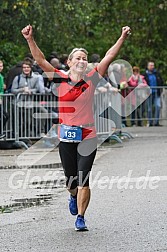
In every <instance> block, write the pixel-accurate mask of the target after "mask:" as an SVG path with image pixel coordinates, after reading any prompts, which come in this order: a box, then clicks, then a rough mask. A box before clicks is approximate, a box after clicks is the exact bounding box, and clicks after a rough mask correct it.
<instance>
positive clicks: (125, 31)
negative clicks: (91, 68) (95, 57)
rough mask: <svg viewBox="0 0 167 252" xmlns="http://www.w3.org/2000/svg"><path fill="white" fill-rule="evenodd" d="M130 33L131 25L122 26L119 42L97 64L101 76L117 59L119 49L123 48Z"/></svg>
mask: <svg viewBox="0 0 167 252" xmlns="http://www.w3.org/2000/svg"><path fill="white" fill-rule="evenodd" d="M129 34H130V27H129V26H125V27H123V28H122V34H121V36H120V38H119V39H118V40H117V42H116V43H115V44H114V45H113V46H112V47H111V48H110V49H109V50H108V51H107V52H106V55H105V56H104V58H103V59H102V60H101V61H100V63H99V64H98V66H97V70H98V72H99V74H100V75H101V76H104V74H105V73H106V71H107V69H108V67H109V65H110V64H111V62H112V61H113V60H114V59H115V57H116V56H117V54H118V52H119V50H120V49H121V47H122V45H123V43H124V41H125V39H126V38H127V37H128V35H129Z"/></svg>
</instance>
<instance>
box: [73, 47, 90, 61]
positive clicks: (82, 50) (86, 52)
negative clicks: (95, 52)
mask: <svg viewBox="0 0 167 252" xmlns="http://www.w3.org/2000/svg"><path fill="white" fill-rule="evenodd" d="M77 51H81V52H84V53H85V54H86V55H88V51H87V50H86V49H85V48H74V49H73V50H72V51H71V53H70V54H69V55H68V60H71V59H72V57H73V54H74V53H75V52H77Z"/></svg>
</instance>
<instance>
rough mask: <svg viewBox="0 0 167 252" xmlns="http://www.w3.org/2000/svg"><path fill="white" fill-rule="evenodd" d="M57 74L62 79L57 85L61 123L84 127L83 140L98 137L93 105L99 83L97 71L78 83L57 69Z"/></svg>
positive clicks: (93, 71) (94, 70)
mask: <svg viewBox="0 0 167 252" xmlns="http://www.w3.org/2000/svg"><path fill="white" fill-rule="evenodd" d="M55 72H56V74H57V75H58V76H59V77H60V78H59V82H60V83H59V84H58V85H57V94H58V106H59V109H58V110H59V123H60V124H61V123H63V124H66V125H70V126H82V128H83V130H82V134H83V135H82V138H83V139H85V138H86V139H88V138H93V137H96V130H95V126H94V113H93V105H94V91H95V88H96V85H97V84H98V82H99V75H98V72H97V69H96V68H95V69H93V70H92V71H91V72H90V73H88V74H87V75H85V77H84V80H83V79H82V80H80V81H79V82H78V83H73V82H72V80H71V79H70V78H69V77H68V75H66V74H65V73H63V72H61V71H60V70H57V69H55ZM58 132H59V131H58Z"/></svg>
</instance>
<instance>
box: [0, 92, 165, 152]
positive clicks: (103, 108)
mask: <svg viewBox="0 0 167 252" xmlns="http://www.w3.org/2000/svg"><path fill="white" fill-rule="evenodd" d="M158 89H159V90H160V92H161V96H160V105H161V109H160V122H161V123H163V125H167V87H158V88H157V87H156V90H158ZM152 90H153V89H151V92H152ZM133 91H134V92H133V94H132V92H129V90H128V92H127V94H126V95H127V96H126V95H125V96H126V98H123V97H122V96H121V95H120V93H114V92H106V93H99V94H96V95H95V97H94V117H95V126H96V130H97V135H98V136H99V137H104V138H106V137H112V138H113V139H115V140H117V141H119V142H121V140H119V138H118V134H120V133H121V134H122V135H125V136H127V137H129V138H130V136H129V135H128V134H127V133H126V132H123V128H122V117H125V119H126V121H127V123H128V124H129V125H128V126H130V123H131V122H132V121H133V120H134V122H135V123H136V124H139V123H140V122H142V123H143V125H144V126H145V125H147V123H148V101H149V102H150V106H151V109H153V111H152V112H153V113H152V115H154V104H153V103H152V102H153V100H152V99H151V96H149V95H148V96H149V97H146V93H147V92H146V93H145V92H143V90H142V88H140V89H135V90H133ZM129 93H130V94H129ZM154 93H155V96H156V97H158V96H157V93H156V92H154ZM131 112H132V113H133V116H132V113H131ZM152 119H153V120H155V119H156V118H154V117H152ZM53 123H54V124H57V123H58V113H57V98H56V96H54V95H52V94H34V95H25V94H19V95H17V96H15V95H13V94H3V95H1V96H0V138H1V141H2V140H3V139H4V135H5V140H7V141H11V140H12V141H15V142H16V143H18V144H20V145H22V146H24V147H26V144H25V143H24V140H26V139H34V140H38V139H40V138H41V137H43V136H44V135H47V134H48V132H50V129H51V128H52V125H53ZM52 133H54V134H55V135H56V134H57V132H56V129H54V132H52Z"/></svg>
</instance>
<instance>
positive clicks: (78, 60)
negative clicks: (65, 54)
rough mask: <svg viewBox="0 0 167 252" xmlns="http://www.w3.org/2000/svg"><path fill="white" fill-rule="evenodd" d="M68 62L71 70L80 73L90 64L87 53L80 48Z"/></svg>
mask: <svg viewBox="0 0 167 252" xmlns="http://www.w3.org/2000/svg"><path fill="white" fill-rule="evenodd" d="M67 63H68V66H69V68H70V70H71V71H74V72H75V73H79V74H81V73H84V72H85V70H86V68H87V65H88V59H87V54H86V53H85V52H83V51H79V50H78V51H76V52H74V53H73V54H72V55H71V58H70V59H68V62H67Z"/></svg>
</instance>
